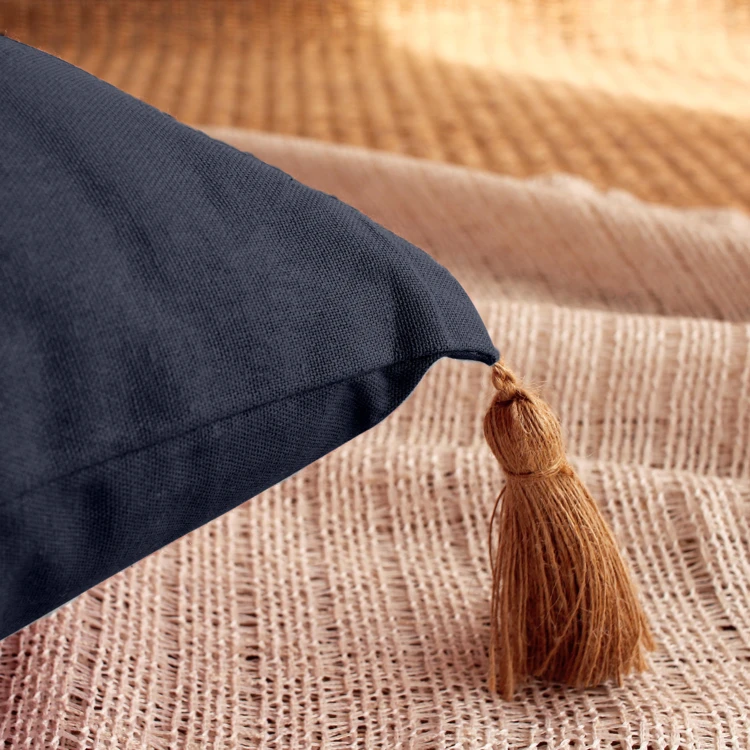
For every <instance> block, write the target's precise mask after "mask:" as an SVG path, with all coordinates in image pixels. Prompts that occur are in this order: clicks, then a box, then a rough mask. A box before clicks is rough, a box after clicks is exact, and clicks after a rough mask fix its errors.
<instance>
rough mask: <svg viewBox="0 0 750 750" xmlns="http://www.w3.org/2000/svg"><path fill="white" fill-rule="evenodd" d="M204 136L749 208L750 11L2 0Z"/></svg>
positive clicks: (577, 2) (617, 0)
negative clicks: (244, 136)
mask: <svg viewBox="0 0 750 750" xmlns="http://www.w3.org/2000/svg"><path fill="white" fill-rule="evenodd" d="M2 29H4V30H5V31H6V32H7V33H8V34H10V35H12V36H14V37H16V38H18V39H20V40H22V41H25V42H28V43H29V44H32V45H34V46H38V47H41V48H43V49H46V50H48V51H50V52H53V53H55V54H58V55H60V56H62V57H64V58H65V59H67V60H69V61H70V62H73V63H74V64H76V65H78V66H80V67H83V68H84V69H86V70H89V71H90V72H92V73H94V74H95V75H97V76H99V77H101V78H104V79H105V80H107V81H109V82H111V83H113V84H114V85H116V86H118V87H119V88H122V89H125V90H126V91H128V92H130V93H132V94H134V95H135V96H138V97H139V98H142V99H145V100H146V101H148V102H150V103H152V104H154V105H156V106H157V107H159V108H160V109H163V110H166V111H168V112H170V113H171V114H172V115H174V116H175V117H176V118H177V119H179V120H182V121H184V122H188V123H192V124H195V123H197V124H211V125H220V126H235V127H242V128H254V129H261V130H267V131H273V132H277V133H284V134H290V135H298V136H308V137H312V138H318V139H322V140H326V141H333V142H337V143H346V144H352V145H361V146H368V147H372V148H378V149H384V150H387V151H398V152H401V153H405V154H409V155H413V156H421V157H427V158H430V159H437V160H444V161H451V162H455V163H459V164H463V165H465V166H470V167H481V168H484V169H489V170H492V171H496V172H501V173H505V174H511V175H514V176H518V177H523V176H530V175H536V174H540V173H546V172H557V171H562V172H568V173H573V174H577V175H579V176H581V177H584V178H586V179H588V180H590V181H592V182H594V183H595V184H597V185H599V186H601V187H607V188H608V187H613V186H615V187H619V188H622V189H625V190H628V191H629V192H632V193H634V194H635V195H637V196H639V197H641V198H644V199H647V200H651V201H659V202H663V203H669V204H672V205H679V206H697V205H718V206H722V205H733V206H737V207H740V208H745V209H748V208H750V159H749V158H748V154H750V3H748V2H747V0H700V2H697V1H696V0H659V1H658V2H654V0H628V1H627V2H623V1H622V0H586V1H585V2H584V1H583V0H253V1H252V2H249V1H247V2H246V1H244V0H243V1H239V0H228V1H227V0H224V1H223V2H222V1H219V0H118V2H106V1H105V0H55V2H49V0H2V3H0V30H2Z"/></svg>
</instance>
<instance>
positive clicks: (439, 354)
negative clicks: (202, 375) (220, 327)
mask: <svg viewBox="0 0 750 750" xmlns="http://www.w3.org/2000/svg"><path fill="white" fill-rule="evenodd" d="M455 355H464V356H466V355H469V356H472V355H475V359H476V360H477V361H480V362H484V363H488V358H487V353H486V352H483V351H479V350H478V349H451V350H447V351H443V350H437V351H433V352H427V353H426V354H420V355H417V356H411V357H404V358H402V359H398V360H394V361H392V362H387V363H385V364H381V365H377V366H375V367H369V368H367V369H364V370H360V371H358V372H355V373H352V374H349V375H345V376H343V377H341V378H337V379H336V380H330V381H328V382H326V383H322V384H321V385H316V386H312V387H309V388H302V389H300V390H298V391H294V392H293V393H288V394H286V395H284V396H280V397H278V398H273V399H269V400H268V401H263V402H261V403H259V404H254V405H253V406H248V407H246V408H244V409H238V410H237V411H234V412H231V413H230V414H224V415H222V416H220V417H215V418H214V419H211V420H209V421H207V422H202V423H201V424H198V425H195V426H193V427H190V428H188V429H186V430H183V431H181V432H178V433H176V434H175V435H170V436H169V437H165V438H160V439H158V440H153V441H152V442H150V443H147V444H145V445H139V446H138V447H135V448H128V449H127V450H124V451H121V452H119V453H115V454H113V455H111V456H107V457H106V458H103V459H100V460H99V461H93V462H92V463H89V464H86V465H84V466H79V467H77V468H75V469H72V470H70V471H67V472H65V473H63V474H59V475H57V476H55V477H52V478H51V479H45V480H44V481H42V482H40V483H39V484H36V485H32V486H31V487H28V488H26V489H24V490H21V492H19V493H18V495H16V499H22V498H23V497H25V496H26V495H29V494H31V493H32V492H37V491H38V490H40V489H43V488H44V487H47V486H49V485H51V484H54V483H55V482H59V481H61V480H63V479H67V478H69V477H73V476H75V475H76V474H80V473H82V472H84V471H88V470H89V469H93V468H95V467H97V466H104V465H105V464H108V463H110V462H111V461H116V460H118V459H120V458H124V457H125V456H129V455H132V454H134V453H140V452H142V451H147V450H150V449H151V448H154V447H156V446H158V445H162V444H165V443H170V442H172V441H174V440H178V439H179V438H182V437H185V436H186V435H190V434H191V433H193V432H197V431H198V430H203V429H206V428H207V427H211V426H212V425H215V424H219V423H220V422H224V421H228V420H230V419H234V418H235V417H238V416H240V415H242V414H247V413H250V412H253V411H256V410H258V409H263V408H265V407H268V406H272V405H273V404H276V403H281V402H283V401H288V400H290V399H293V398H297V397H299V396H304V395H305V394H306V393H313V392H315V391H319V390H322V389H323V388H329V387H331V386H334V385H338V384H339V383H344V382H346V381H347V380H354V379H356V378H360V377H363V376H365V375H370V374H372V373H374V372H377V371H378V370H383V369H384V368H386V367H391V366H394V365H402V364H405V363H407V362H410V361H420V360H424V359H430V358H434V360H435V361H437V360H439V359H442V358H443V357H453V356H455ZM10 502H11V501H10V500H9V503H8V504H10ZM2 506H4V504H0V507H2Z"/></svg>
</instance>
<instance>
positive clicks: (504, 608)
mask: <svg viewBox="0 0 750 750" xmlns="http://www.w3.org/2000/svg"><path fill="white" fill-rule="evenodd" d="M492 384H493V385H494V387H495V389H496V391H497V392H496V394H495V397H494V399H493V401H492V404H491V405H490V408H489V410H488V411H487V414H486V416H485V420H484V434H485V438H486V439H487V442H488V444H489V446H490V448H491V449H492V452H493V453H494V454H495V456H496V458H497V460H498V461H499V462H500V465H501V466H502V468H503V470H504V472H505V474H506V484H505V487H504V489H503V491H502V492H501V493H500V496H499V497H498V499H497V502H496V504H495V509H494V511H493V514H492V522H491V524H490V550H491V554H492V544H491V542H492V529H493V526H494V521H495V516H496V515H497V511H498V506H499V528H498V533H497V536H498V543H497V547H496V550H495V552H494V555H493V562H492V619H491V641H490V688H491V689H492V690H496V689H497V690H499V692H500V693H502V695H503V696H504V697H505V698H508V699H510V698H511V697H512V695H513V692H514V690H515V687H516V684H517V683H518V682H519V680H521V679H523V678H524V677H527V676H533V677H539V678H543V679H546V680H551V681H555V682H563V683H566V684H569V685H575V686H579V687H584V686H590V685H596V684H599V683H601V682H604V681H606V680H609V679H614V680H617V682H618V683H619V682H620V680H621V678H622V676H623V675H624V674H627V673H628V672H631V671H633V670H642V669H644V668H645V666H646V662H645V652H646V651H647V650H651V649H653V647H654V644H653V640H652V637H651V634H650V630H649V627H648V623H647V621H646V616H645V614H644V612H643V610H642V608H641V606H640V604H639V602H638V598H637V595H636V591H635V588H634V586H633V583H632V581H631V579H630V575H629V573H628V570H627V568H626V566H625V563H624V561H623V559H622V557H621V556H620V553H619V551H618V548H617V543H616V541H615V537H614V534H613V533H612V531H611V530H610V528H609V526H608V525H607V523H606V521H605V520H604V518H603V516H602V514H601V512H600V510H599V508H598V506H597V504H596V502H595V501H594V499H593V498H592V497H591V495H590V494H589V492H588V490H587V489H586V487H585V485H584V484H583V482H582V481H581V480H580V479H579V477H578V476H577V475H576V473H575V471H574V470H573V468H572V467H571V466H570V464H569V463H568V461H567V459H566V457H565V451H564V445H563V439H562V433H561V429H560V423H559V422H558V420H557V418H556V417H555V415H554V414H553V412H552V410H551V409H550V408H549V406H548V405H547V404H546V403H545V402H544V401H542V400H541V399H540V398H539V397H538V396H536V395H534V394H533V393H531V392H529V391H527V390H525V389H524V388H523V387H522V386H521V385H520V384H519V382H518V381H517V379H516V377H515V376H514V375H513V373H512V372H511V371H510V370H508V369H507V368H506V367H505V366H504V364H503V363H502V362H499V363H497V364H495V365H494V367H493V369H492Z"/></svg>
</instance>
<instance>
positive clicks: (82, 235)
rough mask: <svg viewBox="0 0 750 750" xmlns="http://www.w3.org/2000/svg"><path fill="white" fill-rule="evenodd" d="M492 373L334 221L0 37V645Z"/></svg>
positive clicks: (465, 306)
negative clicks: (344, 448) (463, 364)
mask: <svg viewBox="0 0 750 750" xmlns="http://www.w3.org/2000/svg"><path fill="white" fill-rule="evenodd" d="M444 356H450V357H455V358H460V359H474V360H479V361H481V362H485V363H487V364H491V363H492V362H494V361H495V359H496V358H497V352H496V351H495V349H494V348H493V345H492V343H491V341H490V339H489V337H488V335H487V332H486V330H485V328H484V326H483V324H482V322H481V320H480V318H479V316H478V315H477V312H476V310H475V309H474V307H473V306H472V304H471V302H470V300H469V299H468V297H467V296H466V294H465V293H464V291H463V290H462V289H461V287H460V286H459V284H458V283H457V282H456V281H455V280H454V279H453V278H452V277H451V276H450V274H449V273H448V272H447V271H446V270H445V269H443V268H442V267H441V266H439V265H438V264H436V263H435V262H434V261H433V260H431V259H430V257H429V256H428V255H426V254H425V253H423V252H422V251H420V250H418V249H417V248H415V247H413V246H412V245H410V244H409V243H407V242H406V241H404V240H402V239H400V238H399V237H397V236H395V235H393V234H392V233H391V232H388V231H387V230H385V229H383V228H382V227H380V226H378V225H377V224H375V223H374V222H373V221H371V220H370V219H368V218H367V217H366V216H363V215H362V214H361V213H359V212H358V211H356V210H354V209H353V208H351V207H349V206H347V205H345V204H343V203H341V202H340V201H338V200H337V199H336V198H334V197H332V196H329V195H326V194H323V193H320V192H318V191H315V190H312V189H310V188H308V187H305V186H304V185H302V184H300V183H298V182H296V181H295V180H293V179H292V178H291V177H289V176H288V175H286V174H284V173H283V172H281V171H279V170H278V169H275V168H274V167H271V166H269V165H267V164H264V163H263V162H261V161H259V160H258V159H256V158H254V157H253V156H251V155H249V154H245V153H242V152H240V151H237V150H236V149H234V148H232V147H230V146H228V145H226V144H224V143H221V142H218V141H216V140H213V139H211V138H209V137H208V136H206V135H205V134H203V133H200V132H198V131H195V130H193V129H191V128H188V127H186V126H184V125H182V124H180V123H178V122H176V121H175V120H174V119H173V118H171V117H169V116H168V115H166V114H164V113H162V112H159V111H158V110H156V109H153V108H152V107H149V106H148V105H146V104H144V103H142V102H140V101H138V100H136V99H134V98H132V97H130V96H128V95H127V94H125V93H123V92H121V91H118V90H117V89H115V88H113V87H111V86H109V85H108V84H106V83H104V82H102V81H100V80H98V79H96V78H94V77H92V76H90V75H88V74H87V73H85V72H83V71H81V70H79V69H77V68H75V67H73V66H71V65H69V64H67V63H65V62H62V61H61V60H58V59H57V58H54V57H52V56H49V55H46V54H44V53H42V52H39V51H38V50H35V49H32V48H30V47H27V46H25V45H22V44H20V43H18V42H14V41H11V40H9V39H6V38H0V456H1V458H0V461H1V464H0V637H4V636H6V635H8V634H9V633H12V632H14V631H15V630H17V629H19V628H21V627H23V626H24V625H26V624H27V623H29V622H32V621H33V620H35V619H37V618H38V617H40V616H42V615H44V614H46V613H47V612H49V611H51V610H52V609H54V608H55V607H57V606H59V605H61V604H63V603H64V602H66V601H68V600H69V599H71V598H73V597H75V596H76V595H78V594H80V593H81V592H83V591H85V590H86V589H87V588H89V587H91V586H93V585H95V584H96V583H98V582H100V581H102V580H103V579H105V578H107V577H109V576H111V575H112V574H114V573H116V572H117V571H119V570H121V569H122V568H124V567H126V566H128V565H130V564H132V563H133V562H135V561H137V560H138V559H140V558H142V557H143V556H145V555H148V554H149V553H151V552H153V551H154V550H157V549H159V548H160V547H162V546H163V545H165V544H167V543H169V542H171V541H172V540H174V539H176V538H178V537H180V536H181V535H183V534H185V533H187V532H189V531H191V530H192V529H195V528H196V527H198V526H200V525H201V524H204V523H206V522H207V521H209V520H211V519H212V518H215V517H216V516H217V515H219V514H221V513H224V512H225V511H227V510H229V509H230V508H232V507H234V506H236V505H237V504H239V503H241V502H243V501H244V500H246V499H247V498H249V497H251V496H253V495H255V494H257V493H259V492H261V491H262V490H264V489H266V488H267V487H269V486H271V485H273V484H275V483H276V482H279V481H280V480H282V479H283V478H285V477H287V476H289V475H290V474H292V473H293V472H295V471H297V470H299V469H301V468H302V467H304V466H305V465H307V464H309V463H311V462H312V461H315V460H316V459H317V458H319V457H320V456H323V455H324V454H326V453H328V452H329V451H331V450H333V449H334V448H336V447H337V446H339V445H341V444H342V443H344V442H345V441H347V440H350V439H351V438H353V437H355V436H356V435H357V434H359V433H361V432H363V431H364V430H367V429H369V428H370V427H372V426H373V425H375V424H376V423H377V422H379V421H380V420H382V419H383V418H384V417H385V416H387V415H388V414H389V413H390V412H391V411H393V409H395V408H396V407H397V406H398V404H399V403H400V402H401V401H403V399H404V398H406V396H407V395H408V394H409V393H410V392H411V390H412V389H413V388H414V387H415V386H416V384H417V383H418V382H419V380H420V378H421V377H422V376H423V375H424V373H425V371H426V370H427V369H428V368H429V367H430V366H431V365H432V364H433V363H434V362H435V361H436V360H437V359H439V358H440V357H444Z"/></svg>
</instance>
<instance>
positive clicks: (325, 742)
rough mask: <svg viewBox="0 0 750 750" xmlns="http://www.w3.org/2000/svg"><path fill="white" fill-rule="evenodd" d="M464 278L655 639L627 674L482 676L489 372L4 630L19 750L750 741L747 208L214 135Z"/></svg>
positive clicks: (3, 696)
mask: <svg viewBox="0 0 750 750" xmlns="http://www.w3.org/2000/svg"><path fill="white" fill-rule="evenodd" d="M214 134H216V135H218V136H222V137H224V138H227V139H229V140H230V141H232V142H233V143H234V144H236V145H238V146H240V147H242V148H245V149H248V150H250V151H252V152H253V153H255V154H256V155H258V156H259V157H260V158H263V159H265V160H267V161H270V162H271V163H273V164H275V165H277V166H279V167H281V168H282V169H284V170H286V171H289V172H290V173H292V174H293V175H294V176H295V177H297V178H299V179H301V180H302V181H305V182H309V183H310V184H312V185H314V186H315V187H319V188H321V189H323V190H326V191H330V192H333V193H335V194H336V195H338V196H339V197H340V198H341V199H343V200H347V201H349V202H352V203H353V204H354V205H355V206H357V207H358V208H360V209H362V210H364V211H365V212H367V213H368V214H369V215H371V216H372V217H373V218H374V219H376V220H378V221H381V222H383V223H384V224H385V225H386V226H388V227H389V228H391V229H393V230H394V231H396V232H399V233H401V234H403V235H404V236H405V237H406V238H407V239H409V240H411V241H412V242H415V243H416V244H418V245H420V246H422V247H424V248H426V249H427V250H428V251H429V252H430V253H431V254H432V255H433V256H434V257H435V258H436V259H437V260H439V261H441V262H443V263H445V264H446V265H447V266H448V267H449V269H450V270H451V271H452V272H453V273H454V274H455V275H456V277H457V278H458V280H459V281H461V282H462V283H463V284H464V285H465V287H466V289H467V291H468V292H469V293H470V295H471V297H472V299H473V300H474V301H475V303H476V304H477V307H478V309H479V311H480V313H481V314H482V316H483V318H484V320H485V322H486V323H487V325H488V328H489V331H490V333H491V334H492V336H493V337H494V338H495V340H496V341H498V342H501V343H502V346H503V350H504V354H505V355H506V356H507V358H508V361H509V362H512V364H513V367H514V368H515V369H516V370H517V371H519V372H523V373H524V375H525V376H526V377H527V378H528V379H530V380H531V381H532V382H535V383H536V384H537V385H540V386H541V387H542V388H543V392H544V394H545V396H546V397H547V398H548V399H549V400H550V402H551V403H552V405H553V406H554V408H555V409H556V410H557V412H558V413H559V414H560V416H561V418H562V420H563V424H564V425H565V428H566V437H567V440H568V444H569V448H570V453H571V456H572V460H573V463H574V464H575V467H576V469H577V470H578V471H579V472H580V473H581V475H582V476H583V477H584V479H585V480H586V481H587V482H588V484H589V486H590V488H591V490H592V493H593V494H594V496H595V497H596V498H597V499H598V500H599V501H600V503H601V507H602V509H603V511H604V513H605V515H606V517H607V518H608V519H609V521H610V522H611V523H612V525H613V528H614V531H615V533H616V535H617V538H618V541H619V544H620V546H621V548H622V550H623V552H624V554H625V555H626V557H627V560H628V562H629V565H630V566H631V568H632V570H633V573H634V576H635V579H636V581H637V583H638V585H639V587H640V589H641V593H642V597H643V601H644V605H645V608H646V611H647V614H648V616H649V618H650V620H651V623H652V625H653V629H654V635H655V638H656V641H657V643H658V650H657V651H656V653H655V654H654V655H653V671H651V672H647V673H645V674H643V675H641V676H637V677H631V678H629V679H628V680H627V681H626V683H625V684H624V685H623V687H621V688H617V687H615V686H613V685H605V686H602V687H600V688H595V689H590V690H572V689H569V688H563V687H561V686H558V685H545V684H541V683H536V682H532V683H530V684H529V685H527V686H526V687H525V688H523V689H522V690H521V691H520V692H519V694H518V697H517V699H516V700H515V701H512V702H505V701H503V700H501V699H500V698H498V697H496V696H494V695H492V694H490V693H489V692H488V690H487V687H486V678H487V651H486V649H487V644H488V635H489V619H488V603H489V596H490V576H489V561H488V558H487V531H488V528H487V524H488V515H489V511H490V509H491V506H492V503H493V501H494V498H495V495H496V493H497V491H498V490H499V489H500V487H501V486H502V478H501V474H500V470H499V468H498V466H497V463H496V462H495V460H494V458H493V457H492V455H491V454H490V452H489V450H488V448H487V447H486V446H485V445H484V443H483V439H482V426H481V425H482V417H483V413H484V410H485V408H486V406H487V404H488V402H489V399H490V396H491V390H492V389H491V386H490V384H489V382H488V377H487V368H486V367H484V366H482V365H480V364H477V363H457V362H448V361H445V362H441V363H438V364H437V365H436V366H435V367H434V368H433V369H432V370H431V371H430V372H429V373H428V374H427V376H426V378H425V380H424V381H423V382H422V384H421V385H420V387H419V388H418V389H417V390H416V391H415V393H414V394H413V396H412V397H411V398H410V399H409V400H408V401H407V402H406V403H405V404H404V405H402V407H401V408H400V409H399V410H397V411H396V412H395V413H394V414H393V415H392V416H391V417H390V418H389V419H387V420H386V421H385V422H384V423H382V424H381V425H380V426H379V427H377V428H375V429H374V430H373V431H371V432H370V433H367V434H366V435H363V436H361V437H360V438H358V439H356V440H355V441H353V442H351V443H349V444H348V445H346V446H344V447H342V448H341V449H339V450H338V451H336V452H335V453H333V454H331V455H330V456H328V457H326V458H325V459H323V460H322V461H320V462H318V463H316V464H314V465H313V466H311V467H309V468H307V469H305V470H304V471H302V472H301V473H299V474H297V475H295V476H294V477H292V478H290V479H288V480H287V481H286V482H284V483H283V484H281V485H278V486H276V487H274V488H272V489H271V490H269V491H267V492H266V493H264V494H263V495H261V496H259V497H257V498H255V499H253V500H251V501H249V502H247V503H246V504H244V505H242V506H241V507H240V508H238V509H237V510H235V511H233V512H231V513H229V514H227V515H225V516H223V517H221V518H220V519H218V520H217V521H215V522H213V523H211V524H209V525H208V526H206V527H203V528H201V529H199V530H198V531H196V532H194V533H193V534H191V535H189V536H188V537H186V538H183V539H181V540H180V541H178V542H176V543H175V544H173V545H171V546H169V547H167V548H166V549H164V550H162V551H160V552H159V553H157V554H155V555H153V556H151V557H149V558H147V559H146V560H144V561H142V562H141V563H139V564H137V565H135V566H133V567H132V568H130V569H128V570H126V571H124V572H123V573H121V574H119V575H117V576H115V577H114V578H112V579H110V580H108V581H106V582H105V583H103V584H101V585H100V586H98V587H97V588H96V589H94V590H92V591H91V592H88V593H87V594H85V595H83V596H82V597H80V598H78V599H77V600H75V601H74V602H73V603H71V604H69V605H68V606H66V607H63V608H62V609H61V610H59V611H58V612H56V613H55V614H53V615H52V616H50V617H49V618H47V619H46V620H43V621H41V622H39V623H36V624H34V625H32V626H30V627H28V628H26V629H24V630H23V631H21V632H20V633H18V634H16V635H14V636H12V637H10V638H8V639H6V640H5V641H3V642H2V644H0V648H1V649H2V650H1V651H0V654H1V656H0V737H1V738H3V740H4V741H5V746H6V747H8V748H37V747H44V748H48V747H49V748H76V749H78V748H80V749H83V748H118V750H119V749H130V748H133V749H135V748H139V749H140V748H149V749H151V748H299V749H300V750H302V749H305V750H307V749H309V748H331V749H332V750H336V749H337V748H354V747H356V748H419V749H425V750H427V749H432V748H472V749H474V748H527V747H532V748H546V749H548V748H563V747H568V748H571V747H574V748H617V749H618V750H624V749H625V748H649V750H651V749H653V750H656V749H657V748H670V749H674V750H678V749H679V750H683V749H688V748H709V747H710V748H737V749H739V748H746V747H750V710H749V709H748V705H749V704H750V615H749V612H750V481H749V479H750V439H749V438H750V303H749V302H748V300H750V219H748V218H747V217H745V216H743V215H741V214H739V213H735V212H731V211H726V210H706V211H698V210H678V209H672V208H662V207H656V206H647V205H645V204H643V203H641V202H639V201H638V200H636V199H634V198H632V197H630V196H628V195H625V194H623V193H618V192H610V193H601V192H599V191H598V190H596V189H595V188H593V187H592V186H590V185H589V184H587V183H585V182H583V181H581V180H578V179H573V178H569V177H557V178H543V179H542V178H540V179H536V180H530V181H516V180H514V179H509V178H502V177H498V176H495V175H491V174H487V173H481V172H476V171H468V170H465V169H462V168H458V167H453V166H449V165H438V164H432V163H429V162H424V161H414V160H410V159H406V158H404V157H400V156H388V155H383V154H379V153H375V152H370V151H364V150H359V149H355V148H343V147H335V146H329V145H325V144H315V143H312V142H308V141H297V140H294V139H290V138H286V137H278V136H267V135H265V136H264V135H248V134H242V133H238V132H233V131H229V130H224V131H214Z"/></svg>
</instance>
